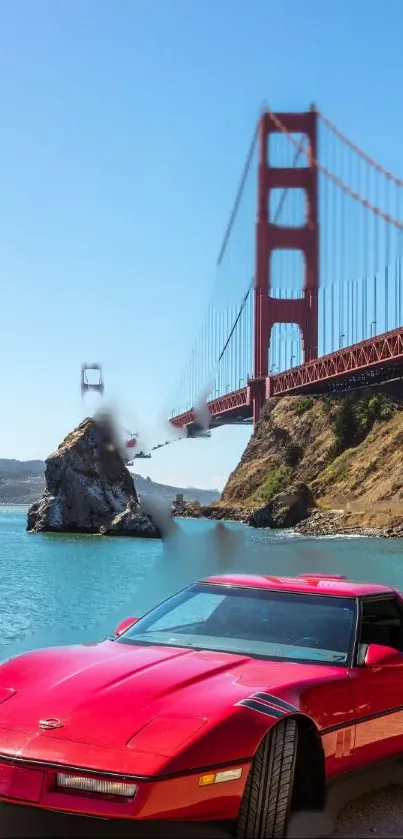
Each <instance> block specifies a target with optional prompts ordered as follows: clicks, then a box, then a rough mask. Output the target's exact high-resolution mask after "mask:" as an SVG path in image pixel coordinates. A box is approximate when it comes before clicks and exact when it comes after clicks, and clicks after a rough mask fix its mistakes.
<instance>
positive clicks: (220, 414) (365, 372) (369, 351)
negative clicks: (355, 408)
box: [171, 327, 403, 436]
mask: <svg viewBox="0 0 403 839" xmlns="http://www.w3.org/2000/svg"><path fill="white" fill-rule="evenodd" d="M399 374H403V327H399V328H398V329H394V330H392V331H390V332H384V333H383V334H382V335H376V336H374V337H373V338H368V339H367V340H365V341H361V342H360V343H359V344H353V345H352V346H350V347H347V348H346V349H341V350H338V351H337V352H334V353H331V354H330V355H325V356H322V358H317V359H314V360H313V361H308V362H306V363H305V364H301V365H300V366H299V367H293V368H291V370H286V371H285V372H284V373H277V374H276V375H275V376H268V378H267V379H266V398H267V399H268V398H270V397H272V396H287V395H293V394H295V395H297V394H301V393H306V394H315V393H317V394H318V393H326V392H331V391H334V390H340V389H348V388H354V387H360V386H363V385H365V384H366V383H368V384H370V383H373V382H374V381H382V380H387V379H390V378H393V377H394V376H397V375H399ZM207 406H208V409H209V411H210V414H211V425H210V427H212V428H215V427H218V426H220V425H230V424H245V423H248V422H251V421H252V403H251V394H250V387H249V386H248V387H244V388H240V389H239V390H236V391H234V392H232V393H227V394H226V395H225V396H220V397H219V398H218V399H213V400H211V401H209V402H208V403H207ZM171 423H172V425H174V426H175V427H176V428H185V427H187V428H188V433H189V436H192V435H194V434H196V433H197V430H198V428H199V426H200V424H199V423H198V412H197V410H196V411H195V410H194V409H192V410H190V411H186V412H185V413H183V414H178V415H177V416H175V417H172V419H171Z"/></svg>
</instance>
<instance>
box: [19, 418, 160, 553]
mask: <svg viewBox="0 0 403 839" xmlns="http://www.w3.org/2000/svg"><path fill="white" fill-rule="evenodd" d="M45 481H46V488H45V491H44V492H43V494H42V496H41V497H40V498H39V500H38V501H35V502H34V503H33V504H32V505H31V506H30V508H29V510H28V523H27V530H29V531H34V532H56V533H92V534H100V535H114V536H137V537H145V538H160V537H161V533H160V530H159V528H158V527H157V525H156V524H155V523H154V522H153V520H152V518H151V517H150V515H148V514H147V513H146V512H145V511H144V510H143V508H142V506H141V504H140V503H139V499H138V497H137V493H136V489H135V486H134V482H133V477H132V475H131V474H130V472H129V470H128V469H127V468H126V466H125V464H124V462H123V460H122V457H121V454H120V452H119V448H118V446H117V445H116V443H115V441H114V433H113V428H112V425H111V424H110V423H109V422H108V421H106V420H95V419H91V418H87V419H85V420H84V421H83V422H81V423H80V425H79V426H78V427H77V428H75V429H74V431H72V432H71V433H70V434H68V435H67V437H65V439H64V440H63V441H62V442H61V443H60V445H59V447H58V449H57V450H56V451H55V452H54V453H53V454H51V455H50V456H49V457H48V458H47V459H46V461H45Z"/></svg>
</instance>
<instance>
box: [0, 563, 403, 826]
mask: <svg viewBox="0 0 403 839" xmlns="http://www.w3.org/2000/svg"><path fill="white" fill-rule="evenodd" d="M402 650H403V599H402V596H401V595H400V594H399V592H397V591H395V590H394V589H392V588H389V587H387V586H384V585H375V584H367V583H356V582H351V581H348V580H346V579H345V578H344V577H338V576H336V575H333V576H330V575H327V576H326V575H323V576H319V575H315V574H304V575H301V576H300V577H296V578H287V577H269V576H249V575H228V576H222V577H210V578H209V579H205V580H202V581H201V582H198V583H196V584H194V585H191V586H190V587H189V588H186V589H185V590H184V591H181V592H179V594H176V595H175V596H174V597H171V598H170V599H169V600H167V601H166V602H164V603H162V604H161V605H159V606H157V607H156V608H155V609H153V610H152V611H151V612H149V613H148V614H146V615H145V616H144V617H142V618H140V619H135V618H127V619H126V620H125V621H124V622H123V623H121V624H120V625H119V627H118V628H117V630H116V632H115V635H114V636H113V637H111V638H110V639H108V640H105V641H103V642H102V643H99V644H88V645H82V646H71V647H64V648H63V647H60V648H56V649H47V650H39V651H36V652H32V653H28V654H25V655H22V656H20V657H17V658H15V659H11V660H9V661H8V662H6V663H5V664H3V665H1V666H0V798H1V799H2V800H3V801H8V802H14V803H16V802H18V803H20V804H25V805H30V806H33V807H41V808H44V809H48V810H60V811H64V812H70V813H76V814H77V813H81V814H86V815H92V816H98V817H103V818H108V819H133V820H134V825H133V827H134V834H133V835H136V829H135V825H136V824H137V829H139V830H140V828H141V823H143V824H144V822H150V821H154V820H159V821H160V822H161V820H170V821H171V822H172V821H180V822H182V823H183V822H194V821H201V820H202V821H203V820H205V821H219V820H222V821H223V822H226V823H232V824H233V826H234V830H236V833H237V836H238V837H259V839H260V837H271V836H283V835H284V833H285V830H286V826H287V822H288V817H289V814H290V812H291V811H296V810H301V809H308V810H313V809H320V808H322V807H323V804H324V800H325V792H326V786H327V784H328V782H329V781H330V780H332V779H333V778H335V777H336V776H338V775H340V774H341V773H347V772H351V771H355V770H358V769H359V768H361V767H362V766H363V765H365V766H367V765H369V764H373V763H375V762H377V761H384V760H386V759H388V758H392V757H394V756H397V755H398V754H402V752H403V655H402Z"/></svg>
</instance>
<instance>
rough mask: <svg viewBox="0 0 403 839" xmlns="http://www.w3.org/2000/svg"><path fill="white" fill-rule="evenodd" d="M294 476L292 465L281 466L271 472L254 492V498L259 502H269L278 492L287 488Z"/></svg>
mask: <svg viewBox="0 0 403 839" xmlns="http://www.w3.org/2000/svg"><path fill="white" fill-rule="evenodd" d="M291 477H292V468H291V466H280V467H279V468H278V469H274V470H273V472H270V473H269V474H268V476H267V478H266V480H265V481H264V482H263V484H261V485H260V487H259V488H258V489H257V490H256V491H255V492H254V493H253V500H254V501H257V502H258V503H259V504H268V503H269V501H271V499H272V498H274V496H275V495H277V493H278V492H281V491H282V490H283V489H286V487H287V486H288V484H289V483H290V480H291Z"/></svg>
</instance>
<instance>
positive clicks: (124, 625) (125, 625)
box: [114, 618, 140, 638]
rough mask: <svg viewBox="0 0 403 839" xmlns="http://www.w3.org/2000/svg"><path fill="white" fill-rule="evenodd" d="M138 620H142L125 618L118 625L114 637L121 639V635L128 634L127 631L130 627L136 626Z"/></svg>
mask: <svg viewBox="0 0 403 839" xmlns="http://www.w3.org/2000/svg"><path fill="white" fill-rule="evenodd" d="M138 620H140V618H124V619H123V620H122V621H120V623H118V625H117V627H116V629H115V632H114V635H116V636H117V637H118V638H119V636H120V635H123V633H124V632H126V629H130V627H131V626H134V624H135V623H137V621H138Z"/></svg>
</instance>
